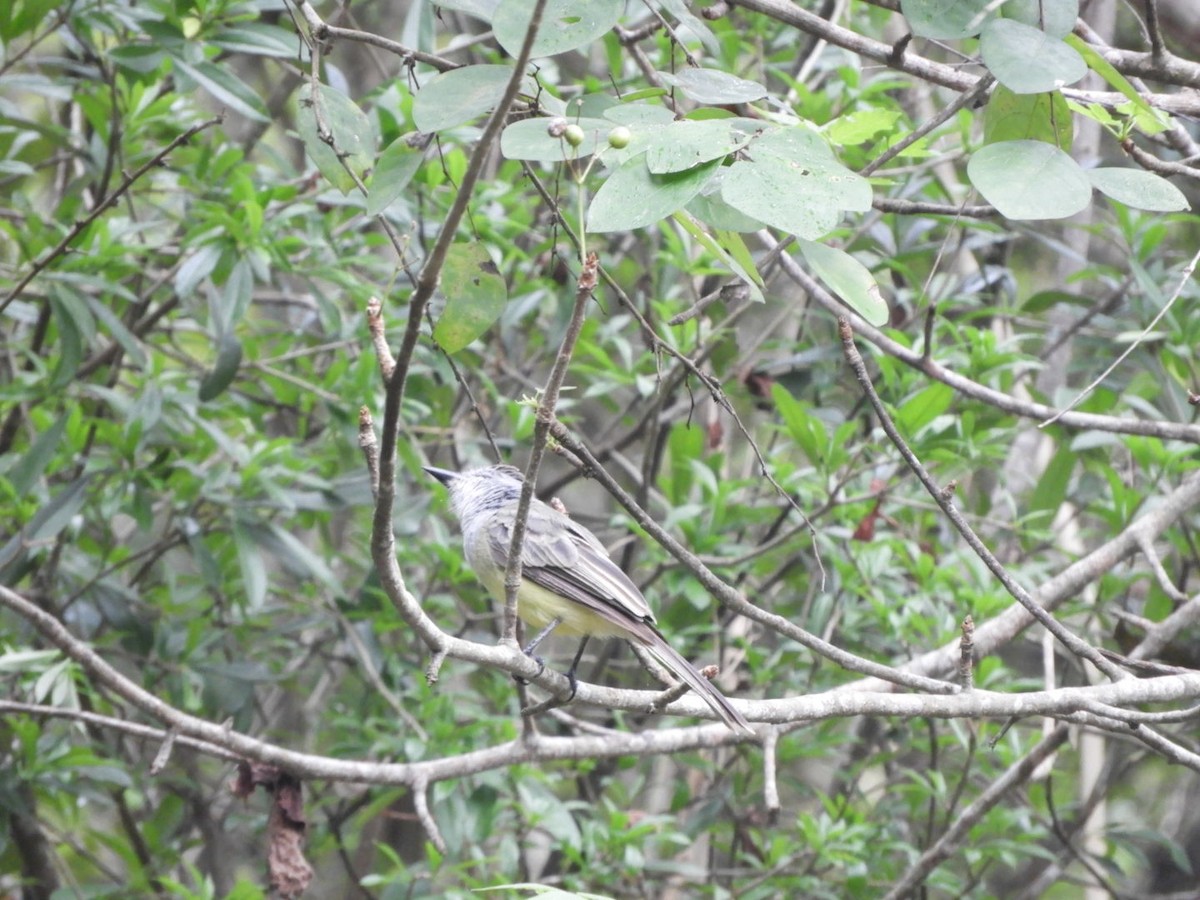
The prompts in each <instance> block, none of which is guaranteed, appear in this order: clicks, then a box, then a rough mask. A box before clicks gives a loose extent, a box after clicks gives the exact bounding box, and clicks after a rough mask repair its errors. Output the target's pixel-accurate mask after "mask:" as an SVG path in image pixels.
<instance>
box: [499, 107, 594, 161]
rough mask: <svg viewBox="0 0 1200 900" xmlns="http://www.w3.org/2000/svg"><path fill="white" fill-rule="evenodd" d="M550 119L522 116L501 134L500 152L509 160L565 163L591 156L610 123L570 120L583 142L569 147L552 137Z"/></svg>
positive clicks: (561, 140) (557, 138) (591, 120)
mask: <svg viewBox="0 0 1200 900" xmlns="http://www.w3.org/2000/svg"><path fill="white" fill-rule="evenodd" d="M551 121H553V120H552V119H551V118H548V117H544V116H543V117H539V118H536V119H522V120H521V121H520V122H513V123H512V124H511V125H509V126H508V127H506V128H505V129H504V131H503V132H501V134H500V152H501V153H503V154H504V155H505V156H506V157H508V158H509V159H526V160H530V161H532V162H564V161H566V160H569V159H582V158H583V157H585V156H591V155H592V154H593V153H595V152H596V148H597V147H599V146H601V145H602V144H603V142H604V141H605V140H606V139H607V137H608V133H609V132H610V131H612V129H613V123H612V122H610V121H608V120H607V119H593V118H580V119H575V118H572V119H570V122H571V124H572V125H578V126H579V127H580V128H582V129H583V134H584V139H583V143H582V144H580V145H579V146H578V147H572V146H571V145H570V144H568V143H567V142H566V141H564V140H563V139H562V138H560V137H553V136H551V134H550V133H549V131H548V130H547V129H548V128H549V126H550V123H551Z"/></svg>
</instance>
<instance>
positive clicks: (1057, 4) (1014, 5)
mask: <svg viewBox="0 0 1200 900" xmlns="http://www.w3.org/2000/svg"><path fill="white" fill-rule="evenodd" d="M1001 12H1002V14H1003V15H1004V17H1005V18H1006V19H1015V20H1016V21H1018V22H1024V23H1025V24H1026V25H1032V26H1033V27H1034V28H1039V29H1041V30H1042V31H1044V32H1046V34H1048V35H1050V36H1051V37H1056V38H1061V37H1066V36H1067V35H1068V34H1070V33H1071V29H1073V28H1074V27H1075V20H1076V19H1077V18H1079V0H1005V3H1004V6H1002V7H1001Z"/></svg>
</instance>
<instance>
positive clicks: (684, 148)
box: [646, 119, 766, 174]
mask: <svg viewBox="0 0 1200 900" xmlns="http://www.w3.org/2000/svg"><path fill="white" fill-rule="evenodd" d="M765 127H766V126H764V125H763V124H762V123H761V122H755V121H754V120H753V119H707V120H704V121H699V122H694V121H689V120H686V119H685V120H684V121H682V122H672V123H671V124H670V125H667V126H666V127H665V128H661V129H659V130H658V131H656V132H655V133H654V135H653V137H652V138H651V139H650V146H649V148H648V150H647V151H646V167H647V168H648V169H649V170H650V171H651V172H654V173H656V174H662V173H663V172H680V171H682V170H684V169H690V168H691V167H692V166H696V165H699V164H700V163H704V162H708V161H709V160H711V159H719V158H721V157H724V156H726V155H728V154H730V153H732V152H733V151H734V150H736V149H738V148H739V147H742V146H744V145H745V144H746V143H748V142H749V141H750V139H751V138H752V137H753V136H754V135H756V134H758V133H759V132H761V131H763V130H764V129H765Z"/></svg>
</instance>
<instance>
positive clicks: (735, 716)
mask: <svg viewBox="0 0 1200 900" xmlns="http://www.w3.org/2000/svg"><path fill="white" fill-rule="evenodd" d="M647 630H648V631H649V632H650V634H651V635H653V639H649V637H650V636H649V635H644V636H643V639H642V640H641V641H639V643H640V644H642V646H644V647H645V648H646V649H647V650H649V651H650V652H651V653H652V654H653V655H654V658H655V659H657V660H658V661H659V662H660V663H662V664H663V665H664V666H665V667H666V668H667V669H669V670H670V671H671V673H672V674H674V675H675V676H676V677H677V678H678V679H679V680H680V681H682V682H683V683H684V684H686V685H687V686H688V687H690V688H691V689H692V690H693V691H695V692H696V693H697V694H699V695H700V699H701V700H703V701H704V702H705V703H707V704H708V705H709V707H710V708H711V709H712V711H713V712H715V713H716V714H717V715H718V716H719V717H720V719H721V721H722V722H724V723H725V724H726V725H728V726H729V728H730V729H731V730H732V731H740V732H743V733H745V734H754V729H752V728H751V727H750V723H749V722H747V721H746V717H745V716H743V715H742V714H741V713H740V712H738V711H737V710H736V709H734V706H733V704H732V703H730V702H729V701H728V700H727V699H726V698H725V695H724V694H722V693H721V692H720V691H718V690H717V689H716V687H714V686H713V683H712V682H711V681H709V680H708V679H707V678H705V677H704V676H703V675H701V674H700V672H699V671H698V670H697V669H696V667H695V666H693V665H692V664H691V663H690V662H688V661H687V660H686V659H684V658H683V656H682V654H680V653H679V651H677V650H676V649H675V648H674V647H672V646H671V645H670V644H668V643H667V640H666V638H664V637H663V636H662V635H661V634H659V633H658V631H657V629H647Z"/></svg>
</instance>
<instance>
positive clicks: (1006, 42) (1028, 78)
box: [979, 19, 1088, 94]
mask: <svg viewBox="0 0 1200 900" xmlns="http://www.w3.org/2000/svg"><path fill="white" fill-rule="evenodd" d="M979 51H980V53H981V54H982V55H983V62H984V64H985V65H986V66H987V67H988V69H990V70H991V72H992V74H993V75H995V76H996V79H997V80H998V81H999V82H1000V83H1001V84H1003V85H1004V86H1005V87H1006V88H1008V89H1009V90H1011V91H1013V92H1014V93H1017V94H1040V93H1043V92H1045V91H1054V90H1058V89H1059V88H1062V87H1065V86H1066V85H1069V84H1074V83H1075V82H1077V81H1078V80H1079V79H1081V78H1082V77H1083V76H1084V75H1086V74H1087V71H1088V67H1087V63H1085V62H1084V61H1083V57H1082V56H1080V55H1079V53H1078V52H1076V51H1075V50H1074V49H1073V48H1072V47H1071V46H1069V45H1068V44H1066V43H1064V42H1063V41H1061V40H1060V39H1059V38H1054V37H1050V36H1049V35H1048V34H1046V33H1045V32H1044V31H1040V30H1039V29H1037V28H1034V27H1032V26H1030V25H1024V24H1022V23H1020V22H1014V21H1013V20H1012V19H993V20H992V21H991V22H988V24H987V26H986V27H985V28H984V29H983V34H982V35H981V36H980V38H979Z"/></svg>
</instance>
